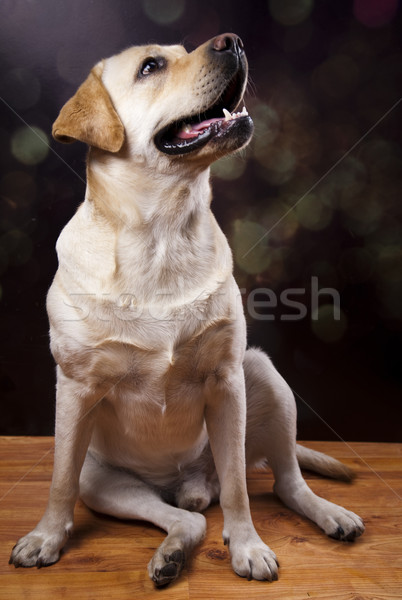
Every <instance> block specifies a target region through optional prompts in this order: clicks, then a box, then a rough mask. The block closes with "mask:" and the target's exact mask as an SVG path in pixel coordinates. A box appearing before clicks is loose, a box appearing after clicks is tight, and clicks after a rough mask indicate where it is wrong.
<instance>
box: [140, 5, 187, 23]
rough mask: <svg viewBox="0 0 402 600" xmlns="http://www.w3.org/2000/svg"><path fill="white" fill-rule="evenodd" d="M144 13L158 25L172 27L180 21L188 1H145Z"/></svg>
mask: <svg viewBox="0 0 402 600" xmlns="http://www.w3.org/2000/svg"><path fill="white" fill-rule="evenodd" d="M142 4H143V7H144V12H145V14H146V15H147V17H149V18H150V19H151V20H152V21H154V23H158V25H170V24H171V23H174V22H175V21H177V19H179V18H180V17H181V16H182V15H183V13H184V11H185V8H186V0H169V2H166V0H143V2H142Z"/></svg>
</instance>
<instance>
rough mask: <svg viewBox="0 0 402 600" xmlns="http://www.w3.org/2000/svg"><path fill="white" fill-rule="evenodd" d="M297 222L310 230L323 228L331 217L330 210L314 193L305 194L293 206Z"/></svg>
mask: <svg viewBox="0 0 402 600" xmlns="http://www.w3.org/2000/svg"><path fill="white" fill-rule="evenodd" d="M295 211H296V215H297V218H298V220H299V223H300V224H301V225H302V226H303V227H305V228H306V229H310V230H311V231H319V230H320V229H325V227H327V225H329V223H330V222H331V219H332V210H331V208H330V207H329V206H327V205H325V204H324V203H323V202H321V199H320V197H319V196H318V195H316V194H307V196H305V197H304V198H302V200H301V201H300V202H298V204H297V205H296V207H295Z"/></svg>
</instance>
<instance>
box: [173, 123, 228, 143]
mask: <svg viewBox="0 0 402 600" xmlns="http://www.w3.org/2000/svg"><path fill="white" fill-rule="evenodd" d="M221 120H222V119H207V120H206V121H201V123H194V124H193V125H184V127H182V128H181V129H180V130H179V131H178V132H177V134H176V137H178V138H179V139H180V140H190V139H192V138H196V137H198V136H199V135H200V133H202V132H203V131H205V130H206V129H208V127H209V126H210V125H212V123H216V122H217V121H221Z"/></svg>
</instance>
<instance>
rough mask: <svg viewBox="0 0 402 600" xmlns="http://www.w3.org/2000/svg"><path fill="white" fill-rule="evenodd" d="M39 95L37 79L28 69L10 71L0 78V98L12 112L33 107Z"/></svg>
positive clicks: (39, 88) (39, 87) (39, 89)
mask: <svg viewBox="0 0 402 600" xmlns="http://www.w3.org/2000/svg"><path fill="white" fill-rule="evenodd" d="M40 94H41V86H40V83H39V79H38V78H37V77H36V75H35V74H34V73H33V72H32V71H30V70H28V69H24V68H16V69H10V70H8V71H6V72H5V73H4V74H3V75H2V76H1V78H0V96H1V97H2V98H3V99H4V100H5V101H6V102H7V104H9V105H10V106H11V108H13V109H14V110H26V109H27V108H30V107H32V106H34V105H35V104H37V102H38V101H39V98H40Z"/></svg>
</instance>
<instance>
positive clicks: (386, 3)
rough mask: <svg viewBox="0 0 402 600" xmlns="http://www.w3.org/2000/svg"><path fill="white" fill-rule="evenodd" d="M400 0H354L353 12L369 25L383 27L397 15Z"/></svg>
mask: <svg viewBox="0 0 402 600" xmlns="http://www.w3.org/2000/svg"><path fill="white" fill-rule="evenodd" d="M398 4H399V1H398V0H354V1H353V13H354V15H355V17H356V19H357V20H358V21H360V23H362V24H363V25H366V26H367V27H382V26H383V25H386V24H387V23H389V22H390V21H392V19H393V18H394V17H395V15H396V13H397V10H398Z"/></svg>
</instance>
